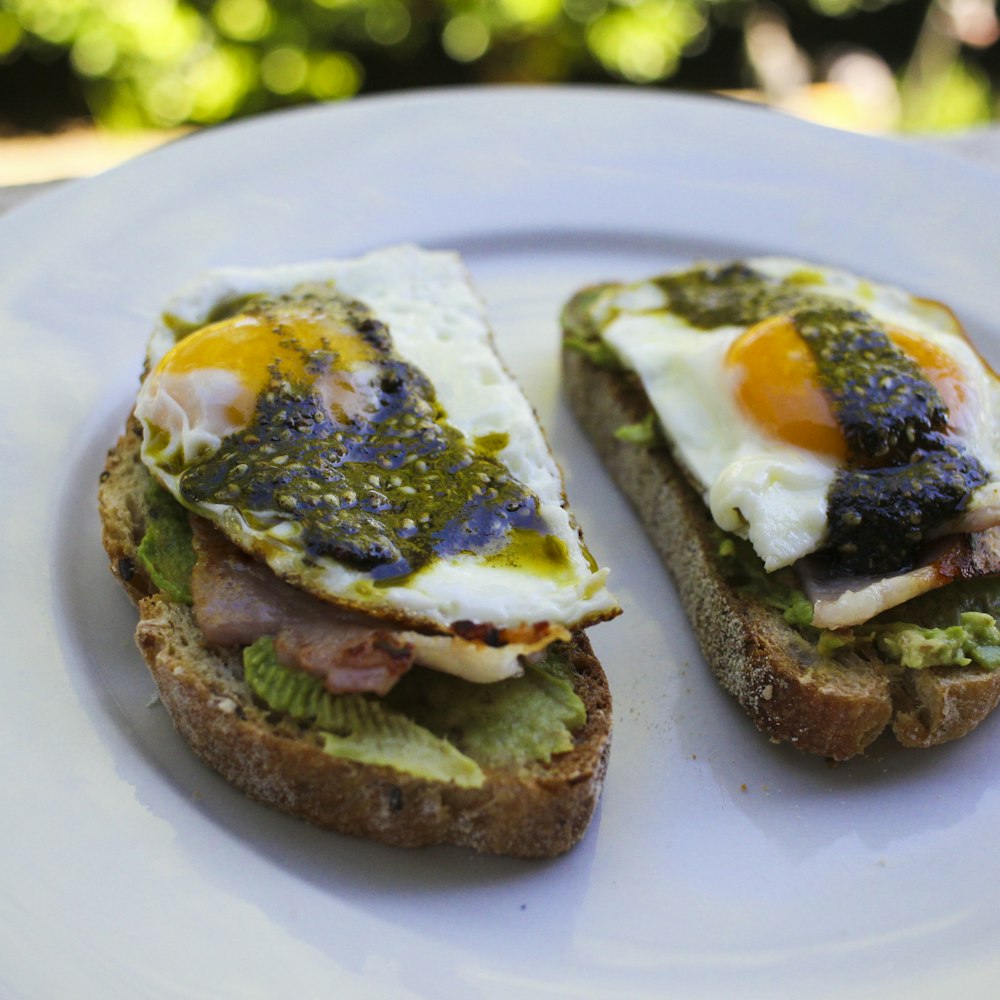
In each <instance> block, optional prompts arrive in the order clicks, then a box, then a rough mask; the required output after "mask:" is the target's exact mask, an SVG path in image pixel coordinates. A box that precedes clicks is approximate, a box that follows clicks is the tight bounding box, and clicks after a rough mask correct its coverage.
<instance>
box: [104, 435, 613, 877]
mask: <svg viewBox="0 0 1000 1000" xmlns="http://www.w3.org/2000/svg"><path fill="white" fill-rule="evenodd" d="M141 433H142V432H141V428H140V426H139V425H138V423H137V422H136V421H135V420H134V419H131V420H130V421H129V426H128V428H127V432H126V433H125V434H124V435H123V436H122V437H121V438H120V439H119V441H118V442H117V444H116V446H115V447H114V448H113V449H112V450H111V451H110V452H109V453H108V456H107V461H106V464H105V468H104V471H103V472H102V474H101V483H100V489H99V509H100V515H101V522H102V525H103V542H104V547H105V549H106V551H107V554H108V556H109V558H110V562H111V570H112V572H113V573H114V575H115V576H116V577H117V578H118V579H119V581H120V582H121V583H122V585H123V586H124V588H125V590H126V591H127V593H128V594H129V596H130V597H131V599H132V600H133V601H134V602H135V603H136V604H137V606H138V609H139V616H140V618H139V624H138V627H137V630H136V642H137V644H138V647H139V649H140V651H141V652H142V655H143V657H144V658H145V660H146V663H147V665H148V666H149V670H150V672H151V674H152V676H153V679H154V681H155V683H156V686H157V688H158V691H159V696H160V700H161V701H162V703H163V705H164V706H165V707H166V709H167V711H168V712H169V714H170V717H171V719H172V720H173V723H174V726H175V727H176V729H177V730H178V731H179V732H180V734H181V735H182V736H183V737H184V738H185V739H186V740H187V742H188V743H189V744H190V745H191V747H192V748H193V749H194V751H195V752H196V753H197V754H198V755H199V756H200V757H201V758H202V759H203V760H204V761H205V762H206V763H207V764H209V765H210V766H211V767H213V768H214V769H215V770H216V771H218V772H219V773H220V774H221V775H222V776H223V777H224V778H226V779H227V780H228V781H230V782H231V783H232V784H233V785H235V786H236V787H238V788H240V789H241V790H242V791H243V792H245V793H246V794H247V795H248V796H249V797H250V798H252V799H255V800H257V801H260V802H263V803H266V804H268V805H271V806H274V807H276V808H278V809H280V810H283V811H285V812H287V813H291V814H292V815H294V816H298V817H300V818H302V819H305V820H307V821H309V822H310V823H313V824H315V825H317V826H320V827H324V828H327V829H331V830H335V831H338V832H340V833H344V834H351V835H355V836H359V837H366V838H370V839H372V840H376V841H380V842H382V843H385V844H392V845H397V846H406V847H422V846H429V845H433V844H454V845H461V846H468V847H471V848H474V849H475V850H477V851H481V852H484V853H490V854H508V855H512V856H515V857H524V858H541V857H552V856H555V855H558V854H561V853H563V852H565V851H566V850H568V849H569V848H570V847H572V846H573V845H574V844H575V843H576V842H577V841H578V840H579V839H580V838H581V837H582V836H583V833H584V831H585V830H586V828H587V825H588V823H589V822H590V819H591V816H592V814H593V812H594V809H595V806H596V804H597V800H598V797H599V795H600V792H601V787H602V785H603V782H604V776H605V772H606V769H607V762H608V753H609V750H610V740H611V696H610V693H609V690H608V685H607V680H606V678H605V675H604V672H603V670H602V669H601V665H600V663H599V662H598V660H597V659H596V658H595V657H594V655H593V652H592V650H591V647H590V643H589V641H588V640H587V637H586V635H585V634H584V633H583V632H582V631H581V632H578V633H576V634H574V636H573V639H572V642H571V643H570V644H569V646H568V651H569V656H570V660H571V663H572V666H573V670H574V687H575V690H576V692H577V694H578V695H579V696H580V698H581V699H582V700H583V702H584V704H585V706H586V710H587V721H586V723H585V725H584V726H583V727H582V728H581V729H580V730H578V731H577V732H576V733H575V746H574V749H573V750H571V751H569V752H568V753H565V754H561V755H558V756H556V757H554V758H553V760H552V762H551V763H550V764H549V765H544V764H540V763H539V764H533V765H531V766H529V767H525V768H522V769H520V770H518V771H517V772H516V773H515V772H506V771H503V770H498V769H492V768H484V771H485V773H486V782H485V784H484V785H483V786H482V787H480V788H460V787H458V786H456V785H453V784H451V783H445V782H436V781H430V780H425V779H421V778H417V777H414V776H411V775H408V774H404V773H402V772H400V771H396V770H395V769H392V768H389V767H383V766H377V765H370V764H361V763H356V762H353V761H349V760H345V759H341V758H337V757H333V756H331V755H330V754H328V753H326V752H324V751H323V750H322V749H321V745H320V742H319V738H318V736H317V735H316V734H315V733H314V732H312V731H310V730H309V729H308V728H303V727H300V726H299V725H296V724H295V723H293V722H291V721H290V720H288V719H284V718H281V717H276V716H275V714H274V713H272V712H270V711H269V710H268V709H267V708H266V707H265V706H262V705H261V704H259V703H258V702H257V701H255V699H254V697H253V696H252V694H251V692H250V690H249V688H248V687H247V685H246V684H245V683H244V681H243V679H242V659H241V655H240V652H239V650H235V649H219V648H210V647H208V646H207V645H206V644H205V642H204V640H203V638H202V636H201V633H200V632H199V630H198V627H197V625H196V623H195V621H194V616H193V614H192V612H191V609H190V608H189V607H187V606H186V605H183V604H177V603H172V602H171V601H169V600H168V599H167V598H166V596H165V595H164V594H162V593H158V592H157V588H156V587H155V585H154V584H153V583H152V581H151V580H150V579H149V577H148V576H147V575H146V573H145V571H144V570H143V568H142V566H141V564H140V563H139V562H138V560H137V558H136V550H137V548H138V545H139V542H140V541H141V539H142V536H143V534H144V532H145V527H146V520H147V516H148V509H147V507H146V503H145V497H146V487H147V483H148V473H147V472H146V469H145V467H144V466H143V465H142V463H141V461H140V459H139V445H140V441H141Z"/></svg>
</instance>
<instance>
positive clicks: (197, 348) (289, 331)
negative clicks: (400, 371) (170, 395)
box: [153, 305, 375, 427]
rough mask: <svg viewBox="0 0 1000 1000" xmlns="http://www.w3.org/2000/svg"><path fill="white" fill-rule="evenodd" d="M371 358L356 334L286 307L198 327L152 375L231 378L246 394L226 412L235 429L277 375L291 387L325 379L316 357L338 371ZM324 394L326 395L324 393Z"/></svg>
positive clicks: (301, 309)
mask: <svg viewBox="0 0 1000 1000" xmlns="http://www.w3.org/2000/svg"><path fill="white" fill-rule="evenodd" d="M374 356H375V349H374V348H373V347H372V346H371V345H370V344H368V343H367V342H366V341H365V340H363V339H362V338H361V337H360V336H359V335H358V334H357V332H356V331H355V330H353V329H351V328H349V327H346V326H341V325H339V324H338V323H336V322H335V321H334V320H332V319H331V318H330V317H327V316H324V315H323V314H322V313H321V312H318V311H317V310H315V309H309V308H308V307H302V306H296V305H289V306H280V307H277V308H274V309H269V310H267V311H266V312H263V311H262V312H259V313H258V312H248V313H240V314H238V315H236V316H232V317H230V318H228V319H224V320H220V321H219V322H217V323H211V324H209V325H208V326H205V327H202V328H201V329H200V330H198V331H196V332H195V333H192V334H190V335H189V336H187V337H185V338H184V339H183V340H181V341H179V342H178V343H177V344H176V345H175V346H174V347H173V348H171V349H170V351H168V352H167V354H165V355H164V357H163V358H162V359H161V360H160V362H159V364H158V365H157V366H156V368H155V370H154V372H153V376H154V377H160V376H180V377H184V376H187V375H189V374H191V373H195V372H200V371H204V370H212V369H215V370H222V371H226V372H229V373H230V374H232V375H235V376H236V377H237V379H238V380H239V382H240V383H241V384H242V385H243V387H244V389H245V390H246V391H245V392H244V393H243V394H241V395H240V397H239V398H238V399H236V400H234V401H233V403H232V404H231V405H230V406H229V407H228V408H227V413H226V416H227V418H228V419H229V420H230V421H231V422H232V424H233V425H234V426H237V427H241V426H244V425H246V424H247V423H248V422H249V420H250V417H251V415H252V414H253V411H254V407H255V405H256V400H257V397H258V396H259V395H260V393H261V392H262V391H263V390H264V389H265V388H267V386H268V385H269V384H270V382H271V380H272V379H273V378H274V377H275V375H276V374H277V375H278V376H279V377H281V378H284V379H286V380H287V381H289V382H291V383H314V382H316V381H317V380H318V377H319V380H320V381H327V382H329V381H330V378H329V376H325V377H323V376H322V375H321V373H322V372H323V367H322V364H321V363H320V359H321V358H324V357H325V358H329V359H331V361H332V365H330V366H329V367H332V368H334V369H335V370H336V371H337V372H345V371H347V372H349V371H351V370H352V369H354V368H356V367H358V366H359V365H361V364H363V363H364V362H366V361H369V360H371V359H372V358H373V357H374ZM323 395H324V396H326V395H329V393H328V392H324V393H323Z"/></svg>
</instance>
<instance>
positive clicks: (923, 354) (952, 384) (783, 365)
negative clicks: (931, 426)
mask: <svg viewBox="0 0 1000 1000" xmlns="http://www.w3.org/2000/svg"><path fill="white" fill-rule="evenodd" d="M886 332H887V334H888V336H889V339H890V340H891V341H892V342H893V343H894V344H895V345H896V346H897V347H898V348H899V349H900V350H901V351H903V353H904V354H906V355H908V356H909V357H910V359H911V360H912V361H914V362H915V363H916V364H917V365H918V366H919V367H920V369H921V370H922V371H923V373H924V375H925V376H926V377H927V379H928V380H929V381H930V382H931V383H932V384H933V385H934V386H935V388H936V389H937V391H938V393H939V394H940V396H941V399H942V400H943V401H944V404H945V405H946V406H947V407H948V411H949V414H950V422H951V423H954V422H955V418H956V417H957V416H959V415H960V414H961V411H962V407H963V405H964V403H965V388H964V386H963V383H962V376H961V372H960V370H959V368H958V366H957V364H956V363H955V361H954V360H953V359H952V358H951V357H950V356H949V355H948V354H947V353H946V352H945V351H944V350H943V349H942V348H941V347H939V346H937V345H936V344H934V343H932V342H930V341H929V340H927V339H926V338H923V337H919V336H917V335H916V334H913V333H910V332H909V331H907V330H903V329H901V328H899V327H887V328H886ZM726 367H727V368H728V369H729V370H730V371H731V372H733V373H734V375H735V377H736V389H735V391H736V398H737V400H738V401H739V403H740V406H741V407H742V408H743V410H744V412H746V413H748V414H749V415H750V416H751V417H752V418H753V420H754V421H755V423H756V424H757V426H758V427H760V428H761V429H762V430H763V431H765V433H767V434H769V435H770V436H772V437H775V438H777V439H779V440H781V441H785V442H787V443H788V444H792V445H796V446H797V447H799V448H804V449H806V450H808V451H810V452H813V453H815V454H819V455H824V456H829V457H831V458H833V459H835V460H837V461H838V462H843V461H844V460H845V459H846V457H847V443H846V440H845V438H844V434H843V432H842V431H841V429H840V427H839V426H838V424H837V421H836V419H835V418H834V415H833V411H832V409H831V407H830V403H829V402H828V400H827V398H826V395H825V394H824V392H823V389H822V387H821V385H820V381H819V372H818V369H817V366H816V362H815V360H814V359H813V356H812V352H811V351H810V350H809V347H808V346H807V345H806V343H805V341H804V340H803V339H802V338H801V336H800V335H799V333H798V331H797V330H796V328H795V325H794V324H793V323H792V321H791V319H790V318H789V317H787V316H775V317H772V318H770V319H766V320H764V321H763V322H761V323H757V324H755V325H754V326H752V327H750V328H749V329H748V330H746V331H745V332H744V333H743V334H741V335H740V336H739V337H738V338H737V339H736V340H735V341H734V342H733V343H732V344H731V345H730V347H729V350H728V351H727V353H726Z"/></svg>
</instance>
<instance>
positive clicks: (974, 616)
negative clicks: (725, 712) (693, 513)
mask: <svg viewBox="0 0 1000 1000" xmlns="http://www.w3.org/2000/svg"><path fill="white" fill-rule="evenodd" d="M719 535H720V541H719V547H718V553H719V558H720V562H721V566H722V568H723V573H724V574H725V576H726V577H727V578H728V579H729V580H730V582H732V583H734V584H735V585H736V586H737V587H738V588H739V589H740V590H741V591H743V592H744V593H749V594H752V595H753V597H755V598H756V599H757V600H761V601H763V602H765V603H766V604H768V605H770V606H771V607H774V608H777V609H778V610H780V611H781V612H782V615H783V617H784V619H785V621H786V622H788V624H789V625H791V626H792V627H794V628H795V629H797V630H798V631H799V632H800V633H801V634H802V635H803V636H805V637H806V638H807V639H809V640H810V641H811V642H814V643H816V646H817V648H818V649H819V651H820V652H821V653H823V654H824V655H830V656H834V655H836V653H837V651H838V650H840V649H850V650H853V651H855V652H858V653H861V654H862V655H863V654H864V651H865V649H866V648H867V649H869V650H871V651H877V652H878V653H879V654H880V655H881V656H882V657H883V658H884V659H887V660H889V661H890V662H892V663H898V664H899V665H900V666H902V667H907V668H911V669H925V668H927V667H950V666H960V667H965V666H969V665H970V664H975V665H976V666H979V667H982V668H983V669H985V670H994V669H996V668H997V667H1000V628H998V627H997V618H996V617H995V616H996V614H997V613H998V611H1000V608H998V607H997V605H998V604H1000V584H998V583H997V581H995V580H992V579H986V580H973V581H957V582H955V583H952V584H950V585H949V586H947V587H943V588H941V589H940V590H937V591H933V592H931V593H929V594H924V595H923V596H921V597H918V598H916V599H914V600H912V601H909V602H908V603H906V604H903V605H901V606H900V607H898V608H893V609H892V610H891V611H890V612H886V613H885V614H883V615H880V616H879V617H878V618H875V619H873V620H872V621H870V622H867V623H865V624H864V625H859V626H857V627H856V628H854V629H841V630H838V631H836V632H831V631H829V630H826V629H818V628H815V627H814V626H813V625H812V605H811V604H810V602H809V600H808V599H807V598H806V596H805V595H804V594H803V593H802V591H800V590H799V589H798V588H797V587H796V585H795V577H794V574H793V573H792V572H791V571H787V570H783V571H778V572H777V573H766V572H765V571H764V566H763V563H761V561H760V559H759V558H758V557H757V555H756V553H755V552H754V551H753V548H752V547H751V545H750V544H749V543H748V542H745V541H743V540H742V539H737V538H734V537H732V536H729V535H723V534H722V533H721V532H720V533H719ZM984 609H985V610H984ZM890 615H891V616H892V618H893V619H894V620H889V616H890Z"/></svg>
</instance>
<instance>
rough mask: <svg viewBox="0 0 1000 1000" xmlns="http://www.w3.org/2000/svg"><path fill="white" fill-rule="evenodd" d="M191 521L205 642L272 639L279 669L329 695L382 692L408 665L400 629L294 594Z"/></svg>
mask: <svg viewBox="0 0 1000 1000" xmlns="http://www.w3.org/2000/svg"><path fill="white" fill-rule="evenodd" d="M191 523H192V527H193V529H194V548H195V553H196V555H197V562H196V563H195V567H194V572H193V574H192V577H191V594H192V597H193V599H194V615H195V620H196V621H197V622H198V627H199V628H200V629H201V632H202V634H203V635H204V636H205V639H206V640H207V641H208V642H210V643H213V644H217V645H220V646H233V645H241V646H245V645H249V644H250V643H252V642H254V641H256V640H257V639H259V638H260V637H261V636H263V635H273V636H274V637H275V652H276V653H277V656H278V660H279V661H280V662H281V663H282V664H284V665H285V666H289V667H297V668H299V669H301V670H305V671H307V672H308V673H310V674H313V675H315V676H317V677H319V678H320V679H321V680H322V681H323V684H324V686H325V687H326V689H327V690H328V691H331V692H333V693H335V694H340V693H343V692H347V691H371V692H374V693H375V694H385V693H387V692H388V691H389V690H390V689H391V688H392V687H393V685H394V684H395V683H396V681H397V680H399V678H400V677H401V676H402V675H403V674H404V673H406V671H407V670H409V669H410V667H411V666H412V665H413V660H414V649H413V643H412V642H410V641H409V638H408V636H407V635H406V634H405V633H403V632H402V631H400V630H398V629H394V628H393V627H392V626H386V624H385V623H384V622H376V621H374V620H371V619H366V618H365V617H364V616H362V615H356V614H350V613H345V612H341V611H340V610H339V609H338V608H336V607H334V606H333V605H331V604H327V603H326V602H325V601H321V600H319V599H318V598H315V597H312V596H311V595H309V594H305V593H303V592H302V591H299V590H296V589H295V588H294V587H292V586H291V585H290V584H287V583H285V582H284V581H283V580H279V579H278V577H276V576H275V575H274V574H273V573H272V572H271V571H270V570H269V569H268V568H267V567H266V566H264V565H263V564H261V563H258V562H257V561H256V560H254V559H252V558H251V557H250V556H248V555H246V554H245V553H243V552H242V551H241V550H240V549H238V548H236V546H235V545H233V544H232V543H230V542H229V541H228V540H227V539H225V538H224V537H223V536H222V535H221V534H220V533H219V532H217V531H215V530H214V529H213V528H211V527H210V526H209V525H208V524H207V523H206V522H204V521H202V520H201V519H200V518H194V517H193V518H192V519H191Z"/></svg>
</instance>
